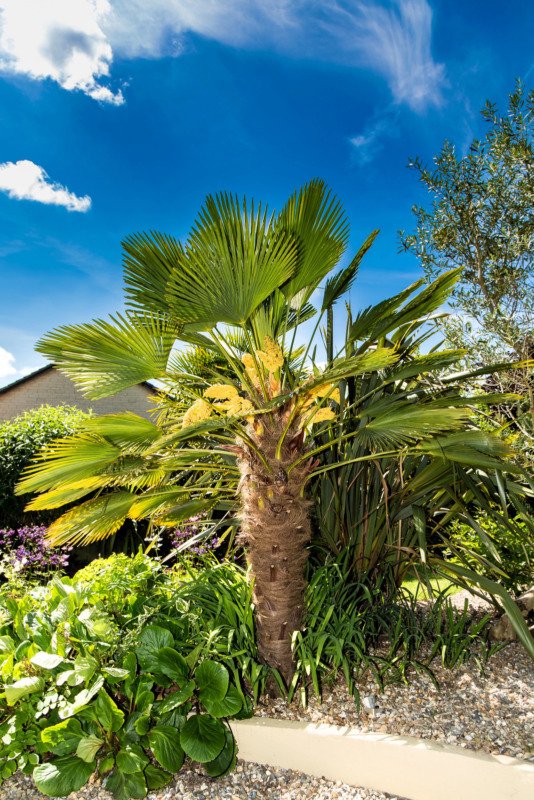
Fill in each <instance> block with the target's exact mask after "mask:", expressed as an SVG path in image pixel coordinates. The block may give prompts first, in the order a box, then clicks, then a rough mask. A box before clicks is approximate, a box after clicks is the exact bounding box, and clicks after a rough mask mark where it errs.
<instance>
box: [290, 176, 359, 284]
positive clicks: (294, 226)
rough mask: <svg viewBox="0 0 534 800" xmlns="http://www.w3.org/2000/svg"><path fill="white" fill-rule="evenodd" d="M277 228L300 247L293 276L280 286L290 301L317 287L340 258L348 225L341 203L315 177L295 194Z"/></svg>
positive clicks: (346, 237)
mask: <svg viewBox="0 0 534 800" xmlns="http://www.w3.org/2000/svg"><path fill="white" fill-rule="evenodd" d="M277 226H278V229H279V230H283V231H286V232H288V233H289V234H291V236H292V238H293V239H294V241H295V242H296V245H297V253H298V257H297V263H296V266H295V269H294V271H293V275H292V277H291V278H290V279H289V280H288V281H287V282H286V283H285V284H284V285H283V286H280V288H281V290H282V292H283V293H284V295H285V296H286V297H287V298H292V297H294V296H295V295H296V294H298V292H300V291H301V290H302V289H305V288H306V287H309V286H313V287H314V286H317V285H318V284H319V282H320V281H321V280H322V279H323V278H324V276H325V275H327V274H328V273H329V272H330V270H331V269H333V268H334V267H335V265H336V264H337V262H338V261H339V259H340V258H341V256H342V254H343V252H344V250H345V248H346V246H347V243H348V238H349V225H348V222H347V219H346V216H345V212H344V210H343V207H342V205H341V203H340V202H339V201H338V200H337V199H336V198H335V197H331V193H330V192H329V191H327V189H326V185H325V183H324V181H322V180H320V179H318V178H314V179H313V180H312V181H310V182H309V183H307V184H306V185H305V186H304V187H302V188H301V189H300V191H299V192H294V193H293V194H292V195H291V197H290V198H289V200H288V201H287V203H286V204H285V206H284V207H283V209H282V211H281V212H280V214H279V215H278V219H277Z"/></svg>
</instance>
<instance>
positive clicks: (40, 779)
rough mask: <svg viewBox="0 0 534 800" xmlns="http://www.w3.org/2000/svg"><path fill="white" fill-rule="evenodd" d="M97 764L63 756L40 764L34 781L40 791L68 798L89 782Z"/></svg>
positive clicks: (35, 771)
mask: <svg viewBox="0 0 534 800" xmlns="http://www.w3.org/2000/svg"><path fill="white" fill-rule="evenodd" d="M95 767H96V763H95V762H94V761H90V762H86V761H82V760H81V758H77V757H76V756H63V757H62V758H56V759H54V761H47V762H46V763H45V764H39V766H38V767H36V768H35V770H34V773H33V779H34V781H35V784H36V786H37V788H38V789H39V791H41V792H43V794H48V795H50V796H51V797H66V796H67V795H68V794H70V793H71V792H77V791H78V789H81V788H82V786H83V785H84V784H85V783H86V782H87V781H88V780H89V777H90V775H92V773H93V772H94V769H95Z"/></svg>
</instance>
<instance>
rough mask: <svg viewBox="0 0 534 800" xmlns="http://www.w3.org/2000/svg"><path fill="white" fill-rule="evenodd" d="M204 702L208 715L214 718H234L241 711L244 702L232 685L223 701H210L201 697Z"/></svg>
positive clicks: (203, 696)
mask: <svg viewBox="0 0 534 800" xmlns="http://www.w3.org/2000/svg"><path fill="white" fill-rule="evenodd" d="M201 698H202V702H203V703H204V706H205V708H206V711H207V712H208V714H211V716H212V717H233V716H235V715H236V714H238V713H239V712H240V711H241V708H242V706H243V700H242V698H241V695H240V694H239V692H238V691H237V689H236V688H235V686H232V685H230V686H229V687H228V691H227V692H226V696H225V697H224V698H223V699H222V700H209V699H205V695H204V694H203V695H201Z"/></svg>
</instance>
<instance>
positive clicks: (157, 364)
mask: <svg viewBox="0 0 534 800" xmlns="http://www.w3.org/2000/svg"><path fill="white" fill-rule="evenodd" d="M178 333H179V329H178V328H177V326H176V324H175V323H173V322H170V321H169V320H168V319H167V318H165V317H163V316H161V315H152V314H137V315H135V316H134V315H129V316H128V317H123V316H121V315H120V314H117V316H116V317H110V321H109V322H108V321H105V320H95V321H93V322H91V323H86V324H82V325H66V326H63V327H61V328H57V329H56V330H55V331H52V332H51V333H49V334H47V335H46V336H43V338H42V339H40V340H39V341H38V342H37V345H36V347H35V349H36V350H37V351H38V352H39V353H42V354H43V355H45V356H47V358H49V359H50V360H51V361H53V362H54V364H56V366H57V367H58V369H60V370H61V371H62V372H64V373H65V374H66V375H68V376H69V378H72V380H73V381H74V382H75V383H76V385H77V386H78V387H79V388H80V389H81V391H82V392H84V394H85V395H86V396H87V397H90V398H91V399H93V400H99V399H100V398H103V397H110V396H111V395H113V394H116V393H117V392H120V391H122V390H123V389H127V388H129V387H130V386H135V385H136V384H138V383H142V382H143V381H147V380H149V379H151V378H152V379H154V378H159V377H162V376H164V375H165V370H166V367H167V360H168V358H169V354H170V352H171V349H172V346H173V344H174V342H175V341H176V338H177V335H178Z"/></svg>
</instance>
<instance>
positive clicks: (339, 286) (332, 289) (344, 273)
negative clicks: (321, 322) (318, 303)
mask: <svg viewBox="0 0 534 800" xmlns="http://www.w3.org/2000/svg"><path fill="white" fill-rule="evenodd" d="M379 232H380V231H378V230H374V231H373V232H372V233H371V234H370V235H369V236H368V237H367V239H366V240H365V242H364V243H363V244H362V246H361V247H360V249H359V250H358V252H357V253H356V255H355V256H354V258H353V259H352V261H351V262H350V264H349V265H348V267H345V268H344V269H342V270H340V271H339V272H337V273H336V274H335V275H333V276H332V277H331V278H328V279H327V281H326V285H325V289H324V294H323V304H322V308H321V310H322V311H326V309H327V308H331V307H332V306H333V305H334V304H335V303H336V302H337V300H339V298H340V297H342V296H343V295H344V294H345V293H346V292H348V291H349V290H350V288H351V286H352V284H353V283H354V281H355V280H356V275H357V274H358V269H359V267H360V263H361V260H362V258H363V257H364V255H365V254H366V253H367V251H368V250H369V248H370V247H371V245H372V244H373V242H374V240H375V239H376V237H377V236H378V234H379Z"/></svg>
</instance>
